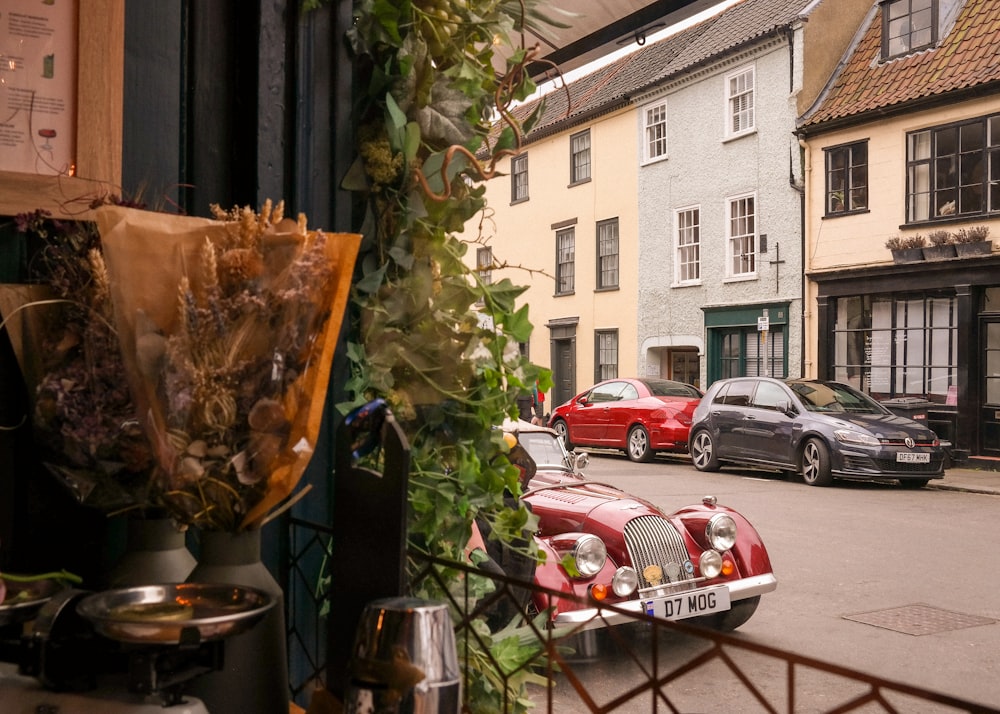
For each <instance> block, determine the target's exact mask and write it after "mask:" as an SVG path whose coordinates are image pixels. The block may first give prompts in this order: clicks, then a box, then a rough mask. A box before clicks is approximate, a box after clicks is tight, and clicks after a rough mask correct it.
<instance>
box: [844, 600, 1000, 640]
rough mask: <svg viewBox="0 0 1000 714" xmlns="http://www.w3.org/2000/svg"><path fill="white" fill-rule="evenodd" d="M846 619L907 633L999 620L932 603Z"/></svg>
mask: <svg viewBox="0 0 1000 714" xmlns="http://www.w3.org/2000/svg"><path fill="white" fill-rule="evenodd" d="M844 619H845V620H854V621H855V622H863V623H864V624H866V625H874V626H875V627H881V628H884V629H886V630H895V631H896V632H902V633H903V634H905V635H930V634H933V633H935V632H947V631H948V630H961V629H962V628H965V627H978V626H979V625H989V624H992V623H994V622H996V620H991V619H990V618H988V617H978V616H976V615H963V614H962V613H960V612H949V611H948V610H941V609H939V608H936V607H930V606H929V605H904V606H903V607H893V608H890V609H888V610H876V611H875V612H863V613H860V614H858V615H845V616H844Z"/></svg>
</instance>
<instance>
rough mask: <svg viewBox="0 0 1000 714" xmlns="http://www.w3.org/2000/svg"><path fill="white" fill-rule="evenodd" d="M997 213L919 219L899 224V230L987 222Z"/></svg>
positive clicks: (995, 216)
mask: <svg viewBox="0 0 1000 714" xmlns="http://www.w3.org/2000/svg"><path fill="white" fill-rule="evenodd" d="M997 215H998V214H997V213H963V214H962V215H960V216H940V217H938V218H921V219H920V220H919V221H912V222H909V223H902V224H900V226H899V228H900V229H904V228H930V227H933V226H950V225H955V224H956V223H969V222H970V221H988V220H991V219H995V218H997Z"/></svg>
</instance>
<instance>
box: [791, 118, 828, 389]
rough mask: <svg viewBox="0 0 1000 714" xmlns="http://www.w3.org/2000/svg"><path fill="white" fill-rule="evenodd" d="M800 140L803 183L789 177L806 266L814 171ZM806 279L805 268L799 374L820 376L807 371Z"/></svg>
mask: <svg viewBox="0 0 1000 714" xmlns="http://www.w3.org/2000/svg"><path fill="white" fill-rule="evenodd" d="M798 140H799V148H801V149H802V154H803V156H804V158H805V161H804V163H803V167H802V185H801V186H799V185H798V184H797V183H796V182H795V179H794V177H789V182H790V183H791V185H792V188H794V189H795V190H796V191H798V192H799V233H800V234H801V237H800V241H801V253H800V255H801V256H802V267H803V268H805V263H806V245H807V241H806V235H807V232H806V231H807V225H806V186H807V185H808V183H809V180H810V178H811V176H810V174H811V173H812V158H811V156H810V154H809V145H808V144H806V142H805V140H804V139H803V138H802V136H801V135H799V136H798ZM806 280H807V278H806V275H805V270H803V271H802V283H801V286H802V287H801V288H800V298H799V299H800V301H801V302H802V326H801V330H802V337H801V339H802V343H801V344H802V357H801V363H800V364H799V374H800V375H801V376H803V377H819V376H820V375H816V374H808V373H807V372H806V367H807V366H808V365H809V364H811V363H810V361H809V359H808V350H809V342H808V340H807V339H806V337H807V335H808V334H809V330H808V329H807V326H808V324H809V318H810V316H811V314H812V313H811V312H810V310H809V309H808V307H807V306H806Z"/></svg>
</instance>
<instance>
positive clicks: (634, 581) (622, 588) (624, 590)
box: [611, 565, 639, 597]
mask: <svg viewBox="0 0 1000 714" xmlns="http://www.w3.org/2000/svg"><path fill="white" fill-rule="evenodd" d="M637 587H639V575H638V574H637V573H636V572H635V569H634V568H630V567H628V566H627V565H623V566H622V567H620V568H618V570H616V571H615V576H614V577H613V578H611V589H612V590H614V591H615V595H617V596H618V597H627V596H628V595H631V594H632V593H634V592H635V589H636V588H637Z"/></svg>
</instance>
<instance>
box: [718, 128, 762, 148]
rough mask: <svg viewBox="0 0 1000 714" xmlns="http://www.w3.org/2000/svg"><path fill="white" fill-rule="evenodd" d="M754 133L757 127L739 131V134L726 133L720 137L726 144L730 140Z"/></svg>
mask: <svg viewBox="0 0 1000 714" xmlns="http://www.w3.org/2000/svg"><path fill="white" fill-rule="evenodd" d="M756 133H757V127H754V128H753V129H747V130H746V131H741V132H740V133H739V134H728V135H727V136H724V137H722V143H723V144H728V143H729V142H730V141H736V140H738V139H742V138H743V137H745V136H753V135H754V134H756Z"/></svg>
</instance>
